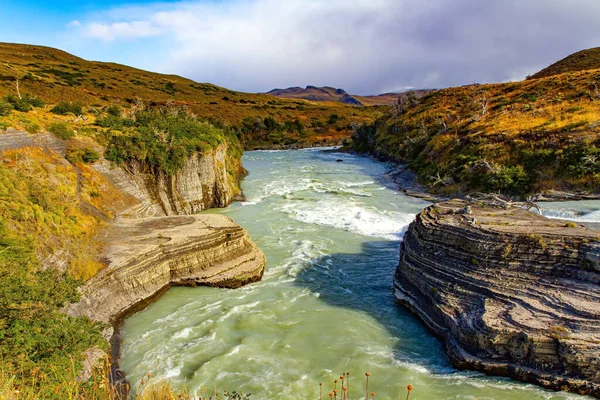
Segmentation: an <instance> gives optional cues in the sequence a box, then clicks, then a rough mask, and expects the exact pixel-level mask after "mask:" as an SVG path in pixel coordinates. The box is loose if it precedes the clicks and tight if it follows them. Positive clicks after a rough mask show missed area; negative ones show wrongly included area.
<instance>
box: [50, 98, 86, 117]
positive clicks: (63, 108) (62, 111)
mask: <svg viewBox="0 0 600 400" xmlns="http://www.w3.org/2000/svg"><path fill="white" fill-rule="evenodd" d="M50 112H51V113H54V114H58V115H67V114H69V113H70V114H75V115H81V114H83V106H82V105H81V104H79V103H67V102H66V101H61V102H60V103H58V104H57V105H55V106H54V107H52V109H51V110H50Z"/></svg>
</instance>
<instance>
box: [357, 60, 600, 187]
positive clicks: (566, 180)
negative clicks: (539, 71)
mask: <svg viewBox="0 0 600 400" xmlns="http://www.w3.org/2000/svg"><path fill="white" fill-rule="evenodd" d="M598 85H600V70H599V69H596V70H587V71H579V72H569V73H565V74H561V75H556V76H550V77H546V78H540V79H529V80H526V81H523V82H513V83H501V84H489V85H470V86H463V87H456V88H448V89H442V90H436V91H433V92H431V93H429V94H427V95H425V96H422V97H420V96H417V95H411V96H409V97H407V98H406V99H403V100H401V101H400V103H399V105H398V106H397V107H395V108H394V109H393V111H392V112H390V113H388V114H387V115H386V116H385V117H383V118H381V119H379V120H378V121H377V122H376V123H375V124H372V125H370V126H366V127H363V128H362V129H361V130H359V132H357V134H356V135H355V136H354V137H353V145H352V148H353V149H354V150H357V151H360V152H368V153H372V154H374V155H376V156H377V157H379V158H381V159H388V160H393V161H396V162H401V163H408V164H409V168H410V169H412V170H413V171H415V172H416V173H417V175H418V178H419V181H420V182H421V183H422V184H424V185H425V186H426V187H427V188H428V189H429V190H430V191H432V192H437V193H440V194H443V195H449V196H450V195H452V196H454V195H464V194H467V193H470V192H474V191H475V192H476V191H483V192H500V193H505V194H508V195H512V196H524V195H526V194H531V193H539V192H548V191H552V190H559V191H571V192H593V193H598V192H599V191H600V189H599V188H600V91H599V89H598Z"/></svg>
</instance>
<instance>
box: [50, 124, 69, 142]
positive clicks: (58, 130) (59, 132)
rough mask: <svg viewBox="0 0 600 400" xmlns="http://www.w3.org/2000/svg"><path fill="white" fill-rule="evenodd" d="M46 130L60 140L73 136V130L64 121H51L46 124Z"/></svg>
mask: <svg viewBox="0 0 600 400" xmlns="http://www.w3.org/2000/svg"><path fill="white" fill-rule="evenodd" d="M48 131H49V132H51V133H53V134H54V135H55V136H56V137H57V138H59V139H62V140H68V139H71V138H72V137H73V136H75V132H74V131H73V129H71V127H70V126H69V125H67V124H65V123H64V122H53V123H51V124H50V125H48Z"/></svg>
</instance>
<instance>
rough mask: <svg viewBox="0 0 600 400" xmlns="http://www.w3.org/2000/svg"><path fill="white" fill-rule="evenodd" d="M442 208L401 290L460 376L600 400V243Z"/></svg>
mask: <svg viewBox="0 0 600 400" xmlns="http://www.w3.org/2000/svg"><path fill="white" fill-rule="evenodd" d="M465 205H466V203H464V202H463V201H459V200H454V201H450V202H446V203H438V204H436V205H433V206H430V207H428V208H427V209H425V210H424V211H423V212H422V213H420V214H419V215H418V216H417V219H416V221H415V222H413V223H412V224H411V225H410V227H409V229H408V231H407V233H406V235H405V237H404V241H403V243H402V247H401V257H400V264H399V266H398V268H397V270H396V275H395V282H394V289H395V295H396V297H397V298H398V300H399V301H400V302H401V303H403V304H405V305H406V306H407V307H408V308H410V309H411V310H412V311H413V312H415V313H416V314H417V315H418V316H419V317H420V318H421V319H422V320H423V321H424V322H425V323H426V325H427V326H428V327H429V328H430V329H432V330H433V331H434V332H435V333H436V334H437V335H439V336H440V337H441V338H442V339H443V340H444V341H445V343H446V347H447V351H448V354H449V357H450V359H451V360H452V362H453V363H454V364H455V365H456V366H457V367H458V368H461V369H474V370H478V371H482V372H485V373H488V374H492V375H503V376H510V377H512V378H515V379H518V380H521V381H525V382H532V383H536V384H539V385H542V386H545V387H549V388H552V389H556V390H569V391H573V392H577V393H581V394H589V395H592V396H596V397H600V285H599V284H600V235H599V234H598V233H597V232H595V231H592V230H590V229H588V228H585V227H583V226H574V225H573V226H571V225H572V224H569V225H568V226H567V225H566V223H565V221H558V220H550V219H547V218H545V217H542V216H539V215H537V214H534V213H532V212H529V211H526V210H523V209H520V208H515V207H513V208H509V209H503V208H501V207H491V206H483V205H481V206H478V205H476V204H472V205H471V206H470V207H471V210H470V211H471V213H470V214H469V213H464V211H465V210H464V207H465Z"/></svg>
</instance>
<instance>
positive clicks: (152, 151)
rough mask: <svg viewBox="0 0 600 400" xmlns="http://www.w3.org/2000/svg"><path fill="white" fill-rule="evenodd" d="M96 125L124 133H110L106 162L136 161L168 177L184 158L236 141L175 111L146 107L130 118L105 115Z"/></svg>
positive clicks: (224, 133)
mask: <svg viewBox="0 0 600 400" xmlns="http://www.w3.org/2000/svg"><path fill="white" fill-rule="evenodd" d="M108 121H110V123H109V122H108ZM98 124H99V125H100V126H107V125H108V126H110V127H119V128H120V129H123V130H124V132H125V133H112V134H111V136H110V139H109V141H108V146H107V148H106V152H105V157H106V159H108V160H111V161H114V162H115V163H117V164H123V163H130V162H133V161H137V162H140V163H142V164H143V165H145V166H146V167H148V168H149V169H150V170H152V171H154V172H156V173H160V172H163V173H165V174H166V175H168V176H172V175H175V174H176V173H177V172H178V171H179V170H180V169H181V168H183V166H184V164H185V161H186V159H187V157H189V156H190V155H192V154H194V153H203V152H206V151H210V150H212V149H214V148H216V147H217V146H218V145H219V144H223V143H225V142H229V143H233V144H234V147H235V142H237V137H235V136H234V135H232V134H227V133H226V132H225V131H223V130H221V129H218V128H216V127H214V126H213V125H211V124H209V123H207V122H202V121H199V120H198V119H197V118H196V117H195V116H194V115H193V114H191V113H188V112H185V111H183V110H179V109H176V108H162V109H159V110H156V109H151V108H147V109H145V110H143V111H140V112H138V113H137V114H135V116H134V118H133V119H129V118H120V117H115V116H112V115H109V116H107V117H106V118H103V119H99V120H98ZM238 147H239V145H238Z"/></svg>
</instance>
